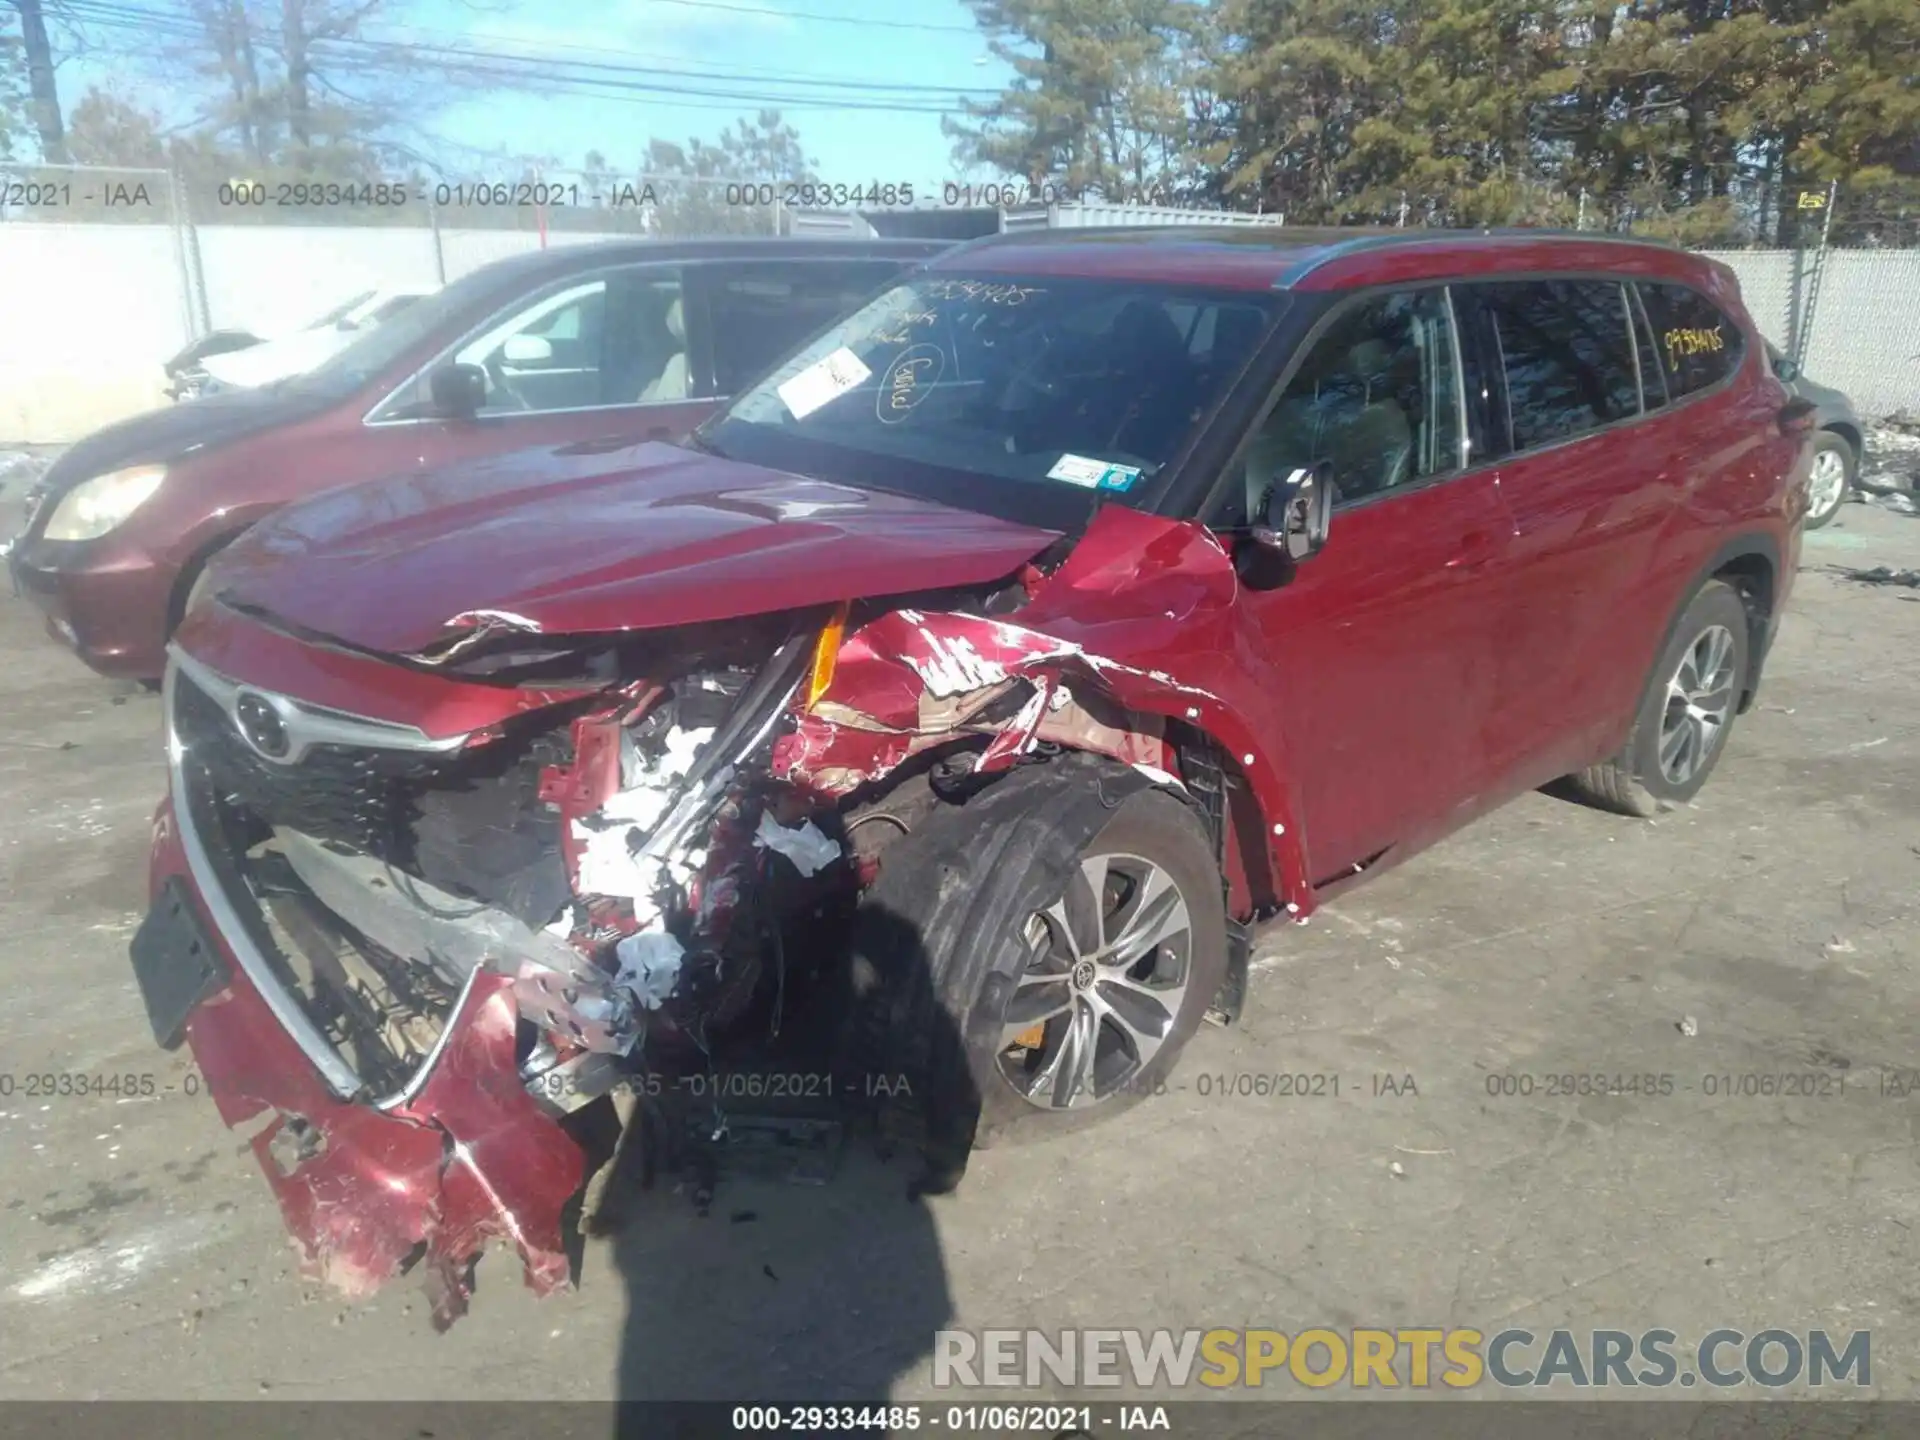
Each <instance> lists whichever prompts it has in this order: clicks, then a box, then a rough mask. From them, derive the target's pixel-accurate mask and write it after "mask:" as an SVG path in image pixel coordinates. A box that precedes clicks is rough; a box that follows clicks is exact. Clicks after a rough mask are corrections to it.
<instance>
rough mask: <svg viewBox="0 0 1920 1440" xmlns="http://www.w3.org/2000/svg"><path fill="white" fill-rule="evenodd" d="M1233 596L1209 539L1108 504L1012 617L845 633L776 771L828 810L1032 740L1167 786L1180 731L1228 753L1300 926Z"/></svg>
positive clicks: (1256, 657) (1270, 738)
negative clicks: (822, 800)
mask: <svg viewBox="0 0 1920 1440" xmlns="http://www.w3.org/2000/svg"><path fill="white" fill-rule="evenodd" d="M1239 590H1240V579H1239V576H1238V575H1237V573H1236V572H1235V569H1234V565H1233V561H1232V558H1231V557H1230V556H1229V555H1228V554H1227V551H1226V549H1225V547H1224V546H1223V545H1222V544H1221V542H1220V540H1219V538H1218V537H1217V536H1215V535H1214V534H1213V532H1211V531H1210V530H1208V529H1207V528H1206V527H1205V526H1203V525H1199V524H1197V523H1194V522H1192V521H1179V520H1170V519H1166V518H1164V517H1161V516H1156V515H1148V514H1143V513H1142V512H1140V511H1137V510H1130V509H1127V508H1126V507H1124V506H1118V505H1115V506H1109V507H1108V508H1106V509H1105V510H1103V511H1101V512H1100V514H1099V515H1098V516H1096V517H1095V519H1094V521H1093V523H1092V524H1091V525H1090V526H1089V527H1088V529H1087V533H1086V534H1085V535H1084V536H1083V537H1082V538H1081V540H1080V542H1079V544H1078V545H1076V546H1075V548H1074V550H1073V552H1072V553H1071V554H1070V555H1069V556H1068V557H1067V559H1066V560H1065V562H1064V563H1063V564H1062V565H1061V566H1060V568H1059V569H1058V570H1056V571H1055V572H1054V573H1053V574H1052V575H1050V576H1048V577H1046V578H1045V579H1044V580H1043V581H1041V582H1040V583H1039V585H1038V586H1037V587H1035V589H1034V592H1033V594H1032V597H1031V599H1030V600H1029V601H1028V602H1027V604H1025V605H1024V606H1022V607H1021V608H1020V609H1019V610H1018V611H1016V612H1015V613H1014V614H1013V615H1012V616H1011V617H1009V618H992V617H986V616H979V615H967V614H960V613H954V612H938V613H935V612H921V611H916V610H912V609H902V610H895V611H890V612H888V613H886V614H883V615H880V616H877V617H876V618H875V619H873V620H872V621H870V622H868V623H867V624H866V625H864V626H862V627H861V628H860V629H859V630H858V631H856V632H855V633H853V634H852V635H850V636H849V637H848V638H847V640H846V642H845V644H844V645H843V646H842V648H841V650H840V653H839V658H838V662H837V664H836V666H835V668H834V672H833V679H832V682H831V683H830V684H829V685H828V686H827V688H826V690H825V691H824V692H823V693H822V694H821V695H820V696H819V697H818V699H817V700H816V701H815V703H814V704H812V705H811V706H808V707H806V709H805V710H804V711H803V713H801V714H800V715H799V716H798V717H797V723H796V726H795V728H794V730H793V732H792V733H791V734H789V735H786V736H784V737H783V738H782V739H781V741H780V742H779V745H778V747H777V748H776V750H775V755H774V769H775V772H776V773H777V774H779V775H781V776H782V777H783V778H786V779H788V780H791V781H793V782H794V783H797V784H800V785H802V786H804V787H806V788H808V789H810V790H813V791H814V792H816V793H818V794H820V795H823V796H835V797H837V796H842V795H846V794H848V793H850V792H852V791H854V790H856V789H858V788H860V787H861V786H863V785H866V784H869V783H871V782H874V781H877V780H881V779H883V778H884V777H885V776H886V775H888V774H889V773H891V772H892V771H893V770H895V769H897V768H898V767H899V766H900V765H901V764H903V763H904V762H905V761H907V760H908V759H910V758H911V757H912V756H914V755H915V754H918V753H919V752H921V751H923V750H927V749H930V748H932V747H935V746H940V745H945V744H948V743H950V742H951V741H953V740H954V739H955V738H957V737H960V736H964V735H976V736H977V735H985V736H988V737H989V738H988V741H987V745H986V748H985V750H984V751H983V752H982V755H981V757H980V760H979V761H978V762H977V763H978V764H979V765H980V767H981V768H982V769H984V770H991V769H995V768H999V767H1002V766H1005V765H1008V764H1012V763H1014V762H1015V761H1016V760H1017V759H1018V758H1019V756H1020V755H1021V754H1022V753H1024V752H1025V751H1027V750H1030V749H1031V748H1032V747H1033V746H1034V745H1035V744H1036V743H1038V742H1042V741H1050V742H1053V743H1059V744H1063V745H1069V746H1072V747H1074V748H1077V749H1083V750H1091V751H1094V752H1096V753H1101V754H1106V755H1109V756H1111V757H1113V758H1114V759H1116V760H1119V761H1121V762H1122V763H1124V764H1129V765H1139V766H1145V767H1148V768H1150V769H1162V770H1165V769H1168V768H1169V767H1170V757H1169V753H1168V748H1167V746H1166V745H1165V744H1164V742H1163V740H1162V735H1163V733H1164V725H1165V723H1166V722H1168V721H1175V722H1179V723H1183V724H1188V725H1191V726H1194V727H1195V728H1197V729H1199V730H1202V731H1204V732H1206V733H1207V734H1209V735H1211V736H1212V737H1213V738H1214V740H1215V741H1216V742H1218V743H1219V744H1220V746H1221V747H1222V748H1223V749H1224V750H1225V751H1226V752H1227V756H1228V758H1229V762H1230V764H1231V765H1233V766H1234V767H1235V768H1236V769H1237V770H1238V771H1239V772H1240V773H1241V774H1242V775H1244V776H1245V778H1246V781H1247V784H1248V786H1249V788H1250V789H1251V791H1252V793H1253V797H1254V800H1255V802H1256V803H1257V804H1258V806H1259V808H1260V811H1261V812H1262V813H1261V820H1262V822H1263V823H1262V831H1263V833H1264V834H1265V835H1266V855H1265V864H1264V866H1263V870H1264V871H1265V872H1266V873H1264V874H1263V876H1262V882H1263V883H1262V885H1261V887H1260V888H1261V889H1262V890H1263V891H1264V892H1266V893H1270V894H1272V895H1274V896H1276V897H1277V898H1279V899H1281V900H1284V901H1286V902H1288V903H1289V904H1291V905H1293V906H1294V907H1295V908H1296V911H1297V913H1301V914H1304V913H1307V912H1309V911H1310V910H1311V909H1312V906H1313V896H1312V888H1311V886H1310V885H1309V883H1308V880H1307V871H1306V864H1305V857H1304V855H1303V854H1302V852H1301V849H1300V845H1299V840H1298V827H1297V826H1296V825H1295V824H1294V823H1293V819H1294V804H1293V794H1292V787H1291V785H1290V783H1289V782H1288V780H1287V778H1286V777H1287V776H1288V775H1289V773H1290V769H1289V766H1288V764H1287V757H1286V755H1285V754H1284V740H1283V739H1280V738H1276V737H1279V736H1280V734H1281V728H1282V727H1281V726H1280V725H1279V724H1278V721H1277V715H1276V713H1275V711H1276V707H1275V704H1274V697H1275V696H1276V695H1278V694H1280V693H1281V690H1280V686H1282V685H1283V684H1284V683H1285V681H1284V678H1283V677H1282V676H1281V674H1280V673H1279V666H1278V663H1277V660H1278V657H1277V656H1274V655H1271V654H1269V653H1267V647H1266V646H1265V645H1263V644H1261V643H1258V641H1257V640H1256V638H1255V637H1253V636H1252V635H1250V634H1249V633H1247V631H1246V630H1245V628H1244V627H1245V625H1246V620H1245V607H1243V606H1240V605H1238V604H1236V601H1237V599H1238V597H1239ZM1236 844H1237V841H1236Z"/></svg>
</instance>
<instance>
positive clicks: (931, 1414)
mask: <svg viewBox="0 0 1920 1440" xmlns="http://www.w3.org/2000/svg"><path fill="white" fill-rule="evenodd" d="M730 1418H731V1423H732V1428H733V1430H734V1432H735V1433H736V1434H742V1435H751V1434H760V1435H768V1434H771V1435H822V1434H828V1433H842V1432H850V1433H855V1434H858V1433H861V1432H866V1433H870V1434H876V1435H889V1434H892V1435H898V1434H902V1433H906V1432H911V1431H916V1430H931V1431H942V1432H945V1433H946V1434H949V1435H1009V1434H1029V1435H1044V1436H1048V1437H1054V1440H1063V1437H1079V1436H1082V1435H1087V1436H1091V1435H1097V1434H1106V1433H1111V1432H1115V1431H1119V1432H1127V1431H1137V1430H1157V1431H1161V1432H1167V1431H1171V1430H1172V1429H1173V1424H1172V1421H1171V1420H1170V1419H1169V1417H1168V1415H1167V1408H1166V1407H1165V1406H1164V1405H1153V1404H1146V1405H1141V1404H1130V1403H1129V1404H1103V1405H1058V1404H1019V1403H1012V1404H1000V1405H914V1404H905V1405H735V1406H734V1407H732V1415H731V1417H730Z"/></svg>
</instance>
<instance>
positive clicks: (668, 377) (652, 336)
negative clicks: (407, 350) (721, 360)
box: [381, 268, 692, 419]
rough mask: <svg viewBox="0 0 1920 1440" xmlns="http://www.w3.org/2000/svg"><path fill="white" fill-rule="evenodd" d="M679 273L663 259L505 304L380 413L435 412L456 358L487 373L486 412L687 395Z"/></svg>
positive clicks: (599, 405) (570, 407)
mask: <svg viewBox="0 0 1920 1440" xmlns="http://www.w3.org/2000/svg"><path fill="white" fill-rule="evenodd" d="M683 316H684V311H683V307H682V304H681V295H680V281H679V278H678V276H677V275H675V274H673V273H672V272H663V271H662V270H660V269H658V268H648V269H646V270H626V271H611V272H603V273H600V274H590V275H583V276H579V277H577V278H575V279H573V280H571V281H569V282H567V283H566V284H565V285H563V286H561V287H560V288H558V289H555V290H549V291H547V292H546V293H545V294H543V295H541V296H540V297H539V298H537V299H535V300H531V301H527V302H524V303H522V304H521V305H519V306H517V307H516V308H514V309H512V310H510V311H508V312H507V313H506V314H505V315H504V316H503V317H501V318H499V319H498V320H496V321H495V322H494V323H492V324H490V325H489V326H488V327H487V328H486V329H484V330H483V331H481V333H479V334H478V335H475V336H474V337H472V338H471V339H469V340H466V341H464V342H462V343H461V345H460V347H459V348H458V349H457V350H455V351H454V352H453V353H452V354H451V355H450V356H445V357H442V358H441V359H440V360H436V361H435V362H433V364H431V365H429V366H427V367H426V369H425V370H424V371H423V372H422V373H421V374H420V375H419V376H417V377H415V379H414V380H413V382H412V383H411V384H410V386H409V387H408V389H407V390H406V391H405V392H404V393H403V394H402V395H401V396H400V397H398V398H397V400H396V402H395V404H394V405H393V406H392V407H390V408H389V410H388V412H386V413H384V414H383V415H382V416H381V418H382V419H403V418H409V417H412V416H418V415H425V414H429V413H431V399H432V392H431V382H430V380H429V378H428V377H429V376H430V375H431V373H432V371H433V370H434V369H435V368H437V367H438V366H439V365H441V364H445V363H447V362H448V361H451V362H453V363H456V364H461V365H473V366H477V367H478V368H479V369H480V370H481V372H482V373H484V374H485V376H486V377H487V389H486V400H485V403H484V404H483V405H482V406H481V408H480V412H479V413H480V414H481V415H514V414H528V413H533V414H541V413H550V412H553V411H558V410H589V409H601V408H605V407H609V406H617V405H637V404H645V403H653V402H667V401H674V400H685V399H687V398H688V396H689V395H690V394H691V393H692V392H691V389H690V381H689V371H688V367H687V344H686V324H685V321H684V318H683Z"/></svg>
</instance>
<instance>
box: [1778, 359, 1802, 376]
mask: <svg viewBox="0 0 1920 1440" xmlns="http://www.w3.org/2000/svg"><path fill="white" fill-rule="evenodd" d="M1773 373H1774V376H1775V378H1776V379H1780V380H1798V379H1799V378H1800V367H1799V366H1798V365H1796V364H1794V363H1793V357H1792V356H1790V355H1782V356H1781V357H1780V358H1779V359H1778V360H1776V361H1774V362H1773Z"/></svg>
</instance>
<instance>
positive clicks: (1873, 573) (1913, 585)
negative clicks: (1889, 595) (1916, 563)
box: [1836, 565, 1920, 590]
mask: <svg viewBox="0 0 1920 1440" xmlns="http://www.w3.org/2000/svg"><path fill="white" fill-rule="evenodd" d="M1836 568H1837V570H1838V572H1839V574H1840V576H1841V577H1842V578H1843V579H1847V580H1854V581H1857V582H1859V583H1860V584H1862V585H1899V586H1904V587H1905V588H1906V589H1908V590H1920V570H1895V569H1893V568H1891V567H1890V566H1886V565H1875V566H1874V567H1873V568H1872V569H1870V570H1855V569H1849V568H1847V567H1845V566H1839V567H1836Z"/></svg>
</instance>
